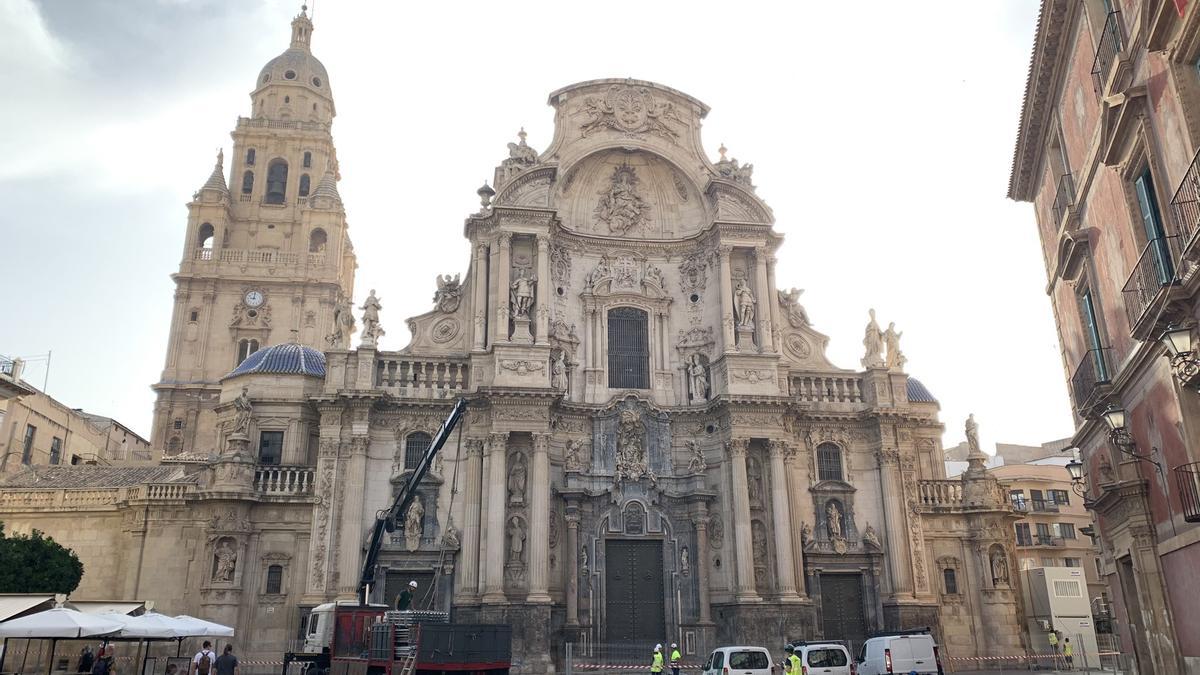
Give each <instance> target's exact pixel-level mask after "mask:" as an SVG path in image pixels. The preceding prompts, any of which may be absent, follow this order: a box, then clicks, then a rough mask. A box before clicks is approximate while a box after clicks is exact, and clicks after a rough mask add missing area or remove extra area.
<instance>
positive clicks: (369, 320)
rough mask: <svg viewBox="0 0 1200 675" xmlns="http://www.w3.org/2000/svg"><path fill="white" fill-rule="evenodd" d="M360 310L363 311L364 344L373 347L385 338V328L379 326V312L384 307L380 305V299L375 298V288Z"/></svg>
mask: <svg viewBox="0 0 1200 675" xmlns="http://www.w3.org/2000/svg"><path fill="white" fill-rule="evenodd" d="M360 309H362V311H363V316H362V323H363V333H362V336H363V344H369V345H373V344H375V343H376V342H377V341H378V340H379V338H381V337H383V336H384V331H383V326H381V325H380V324H379V310H381V309H383V305H381V304H379V298H377V297H375V289H374V288H372V289H371V292H370V293H369V294H367V299H366V301H364V302H363V306H362V307H361V308H360Z"/></svg>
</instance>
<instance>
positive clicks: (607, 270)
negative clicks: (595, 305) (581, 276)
mask: <svg viewBox="0 0 1200 675" xmlns="http://www.w3.org/2000/svg"><path fill="white" fill-rule="evenodd" d="M611 276H612V263H611V262H610V261H609V259H608V256H603V257H601V258H600V261H599V262H597V263H596V266H595V267H593V268H592V271H591V272H588V275H587V285H588V287H594V286H595V285H596V284H598V283H600V282H601V281H603V280H605V279H607V278H609V277H611Z"/></svg>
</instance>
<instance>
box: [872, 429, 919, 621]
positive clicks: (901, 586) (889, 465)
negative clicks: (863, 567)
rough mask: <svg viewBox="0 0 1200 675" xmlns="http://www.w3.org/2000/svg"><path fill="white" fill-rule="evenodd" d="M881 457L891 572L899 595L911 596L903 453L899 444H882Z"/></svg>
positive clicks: (880, 468) (894, 586)
mask: <svg viewBox="0 0 1200 675" xmlns="http://www.w3.org/2000/svg"><path fill="white" fill-rule="evenodd" d="M876 456H877V458H878V460H879V474H880V475H879V486H880V498H881V499H882V500H883V512H884V518H885V520H886V522H887V528H886V532H885V533H884V536H885V537H886V539H887V541H886V542H885V543H886V545H887V564H888V573H889V574H888V576H890V577H891V581H892V595H893V597H895V598H900V597H903V598H911V597H912V590H913V585H912V584H913V581H912V566H911V563H910V560H911V559H910V558H909V555H908V534H907V533H908V524H907V522H906V519H905V517H904V509H905V505H904V490H903V486H902V485H901V484H900V453H899V451H897V450H896V449H895V448H881V449H880V450H879V452H878V453H877V454H876Z"/></svg>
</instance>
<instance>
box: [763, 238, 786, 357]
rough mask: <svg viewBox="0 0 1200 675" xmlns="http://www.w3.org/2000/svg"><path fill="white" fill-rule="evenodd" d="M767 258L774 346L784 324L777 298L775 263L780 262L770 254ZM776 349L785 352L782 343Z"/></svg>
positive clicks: (768, 293) (768, 304) (769, 305)
mask: <svg viewBox="0 0 1200 675" xmlns="http://www.w3.org/2000/svg"><path fill="white" fill-rule="evenodd" d="M766 258H767V290H766V293H767V306H768V307H770V308H771V313H770V316H771V342H772V344H774V343H775V341H776V339H777V338H779V330H780V329H781V328H783V324H781V323H780V321H781V320H782V319H781V318H780V316H779V300H778V298H777V297H776V296H777V294H778V292H777V289H778V287H777V286H776V285H775V263H776V262H778V259H777V258H776V257H775V256H773V255H770V254H767V256H766ZM775 348H776V350H777V351H779V352H782V351H783V344H782V342H781V343H780V344H778V345H775Z"/></svg>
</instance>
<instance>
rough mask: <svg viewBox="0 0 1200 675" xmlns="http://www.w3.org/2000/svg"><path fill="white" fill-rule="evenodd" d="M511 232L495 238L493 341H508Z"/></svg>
mask: <svg viewBox="0 0 1200 675" xmlns="http://www.w3.org/2000/svg"><path fill="white" fill-rule="evenodd" d="M511 247H512V234H510V233H508V232H501V233H500V236H499V237H497V239H496V290H495V292H494V293H493V295H494V296H495V298H496V316H495V325H494V326H493V327H492V341H493V342H508V317H509V314H510V312H511V309H510V307H509V303H508V287H509V284H510V283H511V276H512V248H511Z"/></svg>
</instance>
